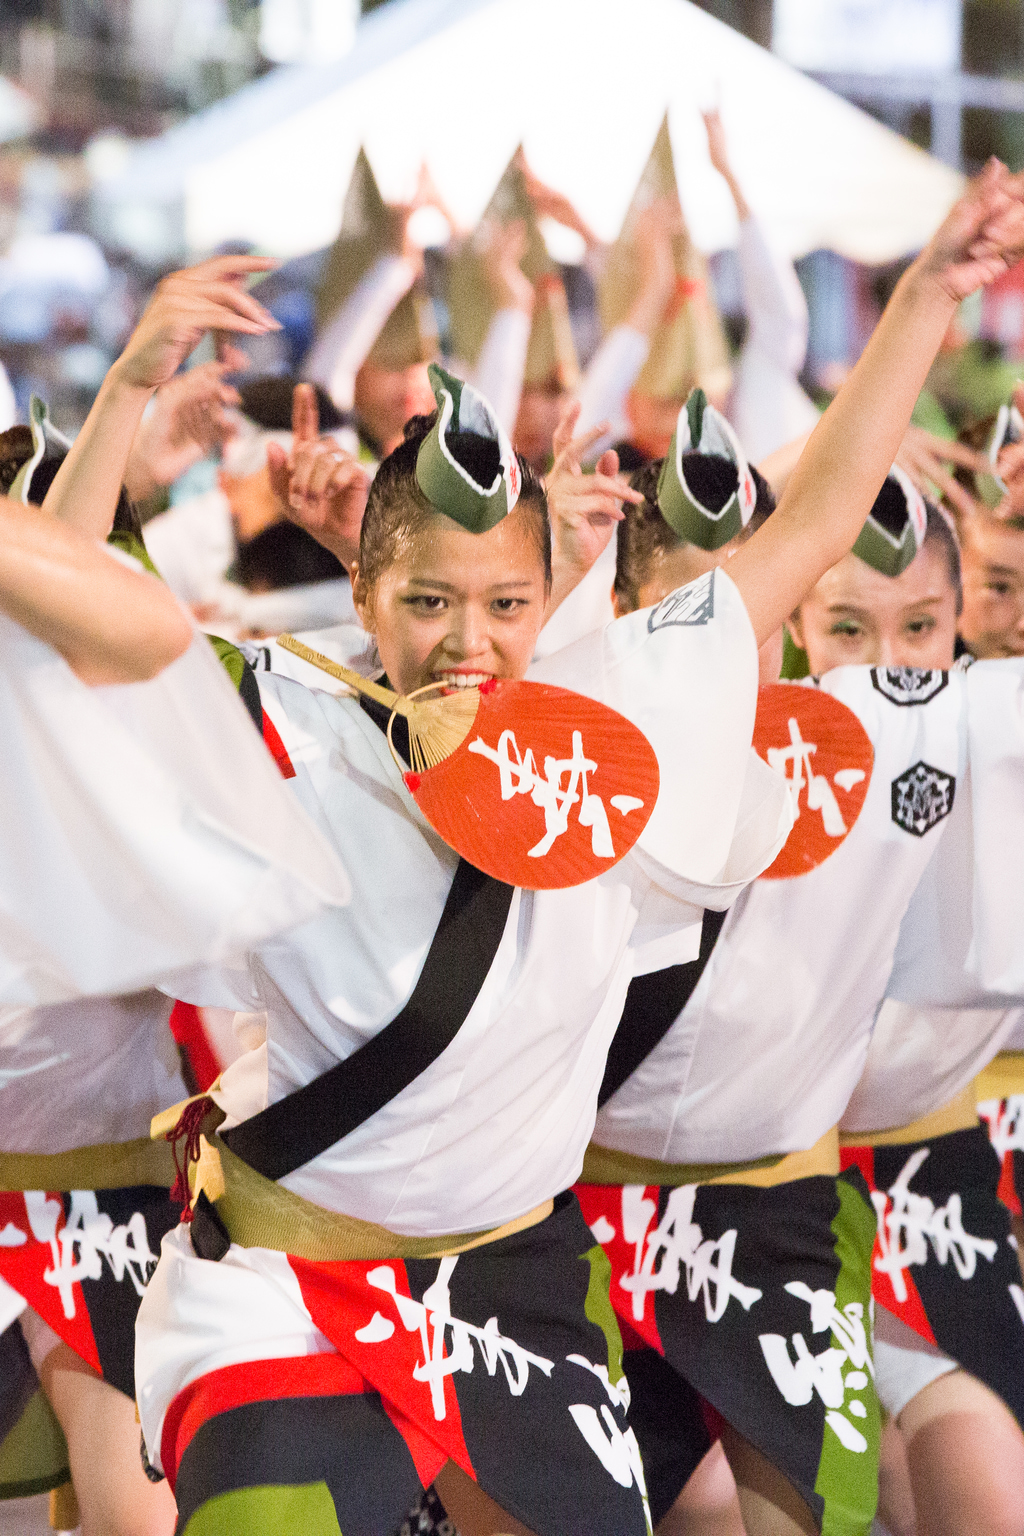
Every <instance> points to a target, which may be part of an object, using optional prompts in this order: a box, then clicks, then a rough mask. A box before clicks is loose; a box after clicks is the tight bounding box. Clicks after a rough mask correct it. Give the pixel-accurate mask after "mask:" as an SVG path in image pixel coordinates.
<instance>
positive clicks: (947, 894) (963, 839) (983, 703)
mask: <svg viewBox="0 0 1024 1536" xmlns="http://www.w3.org/2000/svg"><path fill="white" fill-rule="evenodd" d="M962 684H963V687H964V691H965V696H966V702H965V709H964V727H963V728H964V731H965V736H966V743H965V746H966V753H965V756H966V764H965V769H964V772H963V774H962V775H961V780H960V783H959V784H958V785H957V786H956V792H955V798H954V803H953V809H952V811H951V813H950V815H949V823H948V826H947V828H946V830H945V834H944V836H943V838H942V840H941V842H940V843H939V845H938V847H937V849H936V852H935V855H934V857H933V858H932V860H931V862H930V863H929V865H928V867H927V869H926V870H925V873H924V876H923V878H922V880H921V883H920V885H919V886H918V888H917V890H916V891H915V893H914V897H913V900H912V901H911V903H910V906H909V908H908V909H907V913H906V916H905V917H904V919H903V924H902V926H901V928H900V937H899V943H898V945H897V948H896V957H895V961H894V964H893V971H892V976H891V978H890V981H889V986H888V989H887V990H888V995H889V996H890V997H892V998H894V999H895V1000H896V1001H898V1002H904V1003H913V1004H917V1005H919V1006H922V1007H924V1006H934V1007H940V1008H998V1007H1001V1006H1003V1005H1005V1004H1008V1003H1012V1002H1014V1001H1024V923H1022V921H1021V914H1022V913H1024V659H1013V660H1008V661H979V662H975V663H974V665H973V666H971V667H970V668H969V669H968V671H967V673H966V676H965V677H964V678H963V679H962Z"/></svg>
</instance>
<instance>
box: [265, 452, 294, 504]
mask: <svg viewBox="0 0 1024 1536" xmlns="http://www.w3.org/2000/svg"><path fill="white" fill-rule="evenodd" d="M267 474H268V476H269V479H270V489H271V490H272V491H273V493H274V495H275V496H276V497H277V498H278V500H279V501H287V500H288V478H289V477H288V455H287V454H286V453H285V451H284V449H283V448H282V447H281V444H280V443H268V444H267Z"/></svg>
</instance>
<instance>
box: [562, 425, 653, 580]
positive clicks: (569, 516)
mask: <svg viewBox="0 0 1024 1536" xmlns="http://www.w3.org/2000/svg"><path fill="white" fill-rule="evenodd" d="M579 417H580V404H579V401H577V400H573V401H570V403H569V404H568V405H567V406H566V408H565V410H564V411H563V413H562V418H561V420H560V421H559V423H558V426H557V428H556V429H555V434H554V439H553V445H554V451H555V458H554V463H553V464H552V466H551V469H550V471H549V473H548V474H547V475H546V477H545V480H544V489H545V491H546V493H547V500H548V517H549V519H550V522H551V572H552V583H551V586H552V593H551V604H550V605H549V607H550V609H551V610H553V609H554V608H556V607H557V606H558V604H559V603H560V602H562V601H563V600H564V599H565V598H566V597H567V596H568V595H569V593H570V592H571V591H572V589H573V587H575V586H576V585H577V584H578V583H579V582H580V581H581V580H582V579H583V577H584V576H585V575H586V574H587V572H588V571H589V570H590V568H591V566H592V565H593V564H594V562H595V561H596V560H597V559H598V557H599V556H600V555H601V554H602V553H603V552H604V550H605V548H606V547H607V544H608V541H609V539H610V538H611V536H612V534H613V533H614V531H615V524H616V523H620V522H621V521H622V519H623V517H624V515H625V514H624V513H623V511H622V503H623V502H624V501H629V502H633V503H639V502H641V501H643V499H644V498H643V496H642V495H641V493H640V492H639V491H634V490H633V489H632V488H631V487H630V486H629V485H628V484H627V482H626V480H625V479H624V478H623V477H622V476H621V475H620V474H619V456H618V454H617V453H616V452H615V450H614V449H613V448H609V449H608V450H607V452H605V453H603V454H602V455H601V457H600V458H599V459H598V461H597V464H596V466H595V470H594V473H593V474H584V472H583V460H584V459H585V457H586V455H587V451H588V449H590V448H592V447H593V445H594V444H595V443H596V442H598V441H599V440H600V439H601V438H602V437H604V436H605V434H606V433H607V432H608V430H609V425H608V423H607V422H601V424H600V425H599V426H597V427H594V428H592V430H591V431H589V432H583V433H581V434H580V436H579V437H574V436H573V433H574V432H575V429H576V423H577V422H578V421H579Z"/></svg>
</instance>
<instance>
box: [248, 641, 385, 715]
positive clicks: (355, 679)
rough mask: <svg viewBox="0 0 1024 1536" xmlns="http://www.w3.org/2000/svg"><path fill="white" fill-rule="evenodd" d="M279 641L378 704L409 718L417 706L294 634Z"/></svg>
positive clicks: (312, 664)
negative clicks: (307, 643)
mask: <svg viewBox="0 0 1024 1536" xmlns="http://www.w3.org/2000/svg"><path fill="white" fill-rule="evenodd" d="M277 643H278V645H279V646H280V647H281V649H282V650H285V651H291V653H292V655H293V656H298V657H300V658H301V659H302V660H303V661H308V662H309V664H310V666H311V667H319V669H320V671H321V672H329V673H330V675H331V677H336V678H337V679H338V681H339V682H342V683H347V684H348V686H349V687H350V688H352V689H354V690H355V692H356V693H362V694H365V695H366V697H367V698H368V699H376V701H377V703H378V704H383V705H384V707H385V708H386V709H391V710H396V711H397V712H398V714H400V715H404V716H405V717H406V718H407V719H408V717H409V714H410V711H411V710H412V709H413V708H414V707H415V706H413V705H410V703H409V701H408V699H405V698H402V697H400V696H399V695H398V694H397V693H395V692H393V690H392V689H390V688H383V687H382V686H381V684H380V683H371V682H370V680H369V679H368V678H365V677H361V676H360V674H359V673H358V672H353V670H352V668H351V667H343V666H341V664H340V663H339V662H337V661H332V660H331V658H330V657H329V656H325V655H324V654H323V652H322V651H314V650H313V648H312V647H311V646H308V645H304V644H303V643H302V641H301V640H296V638H295V636H294V635H278V637H277Z"/></svg>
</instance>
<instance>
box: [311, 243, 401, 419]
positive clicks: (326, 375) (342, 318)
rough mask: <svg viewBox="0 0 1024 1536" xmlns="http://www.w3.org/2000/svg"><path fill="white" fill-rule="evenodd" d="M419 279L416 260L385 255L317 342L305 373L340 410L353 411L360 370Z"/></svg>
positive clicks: (365, 277)
mask: <svg viewBox="0 0 1024 1536" xmlns="http://www.w3.org/2000/svg"><path fill="white" fill-rule="evenodd" d="M415 281H416V265H415V263H414V262H412V261H410V260H409V259H408V258H407V257H405V256H394V255H389V256H381V257H380V258H379V259H378V260H377V261H376V262H374V264H373V266H372V267H371V268H370V270H369V271H368V272H365V273H364V274H363V276H362V277H361V278H360V280H359V282H358V283H357V284H356V286H355V288H354V289H353V290H352V292H351V293H350V294H349V296H348V298H347V299H346V300H345V302H344V303H343V304H342V305H341V308H340V309H339V310H338V312H337V314H335V315H333V316H332V317H331V319H330V320H329V321H328V323H327V325H326V327H325V328H324V330H323V331H322V332H321V333H320V335H319V336H318V337H317V339H316V341H315V342H314V343H313V347H312V350H311V351H310V352H309V355H308V356H307V358H306V360H305V362H304V363H303V365H302V377H303V378H304V379H311V380H312V382H313V383H314V384H322V385H323V387H324V389H326V391H327V393H328V394H329V395H330V397H331V399H332V400H333V401H334V403H335V405H336V406H337V407H338V410H339V411H350V410H351V409H352V404H353V401H354V398H355V387H356V374H357V373H358V372H359V370H360V368H361V367H362V366H363V364H364V363H365V362H366V359H367V357H368V356H369V354H370V352H371V350H372V348H373V344H374V342H375V341H376V340H377V337H378V336H379V335H380V333H381V331H382V330H383V329H384V326H385V325H386V324H387V321H388V317H389V316H390V314H391V312H392V310H393V309H395V308H396V307H397V305H398V304H399V303H400V302H401V300H402V299H404V298H405V295H406V294H407V293H408V292H409V289H410V288H411V287H412V285H413V283H414V282H415Z"/></svg>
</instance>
